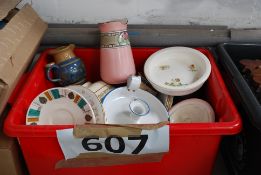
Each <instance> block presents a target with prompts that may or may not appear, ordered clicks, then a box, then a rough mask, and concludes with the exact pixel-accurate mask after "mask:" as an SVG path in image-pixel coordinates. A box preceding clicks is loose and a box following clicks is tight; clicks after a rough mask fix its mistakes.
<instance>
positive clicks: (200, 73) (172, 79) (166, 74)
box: [144, 47, 211, 96]
mask: <svg viewBox="0 0 261 175" xmlns="http://www.w3.org/2000/svg"><path fill="white" fill-rule="evenodd" d="M210 72H211V64H210V62H209V60H208V58H207V57H206V56H205V55H204V54H203V53H201V52H200V51H198V50H195V49H192V48H189V47H169V48H165V49H161V50H159V51H157V52H155V53H154V54H152V55H151V56H150V57H149V58H148V59H147V61H146V63H145V65H144V73H145V76H146V78H147V79H148V81H149V82H150V83H151V85H152V86H153V87H154V88H155V89H156V90H158V91H159V92H161V93H163V94H167V95H172V96H183V95H188V94H191V93H193V92H195V91H197V90H198V89H200V88H201V87H202V85H203V84H204V82H205V81H206V80H207V79H208V77H209V75H210Z"/></svg>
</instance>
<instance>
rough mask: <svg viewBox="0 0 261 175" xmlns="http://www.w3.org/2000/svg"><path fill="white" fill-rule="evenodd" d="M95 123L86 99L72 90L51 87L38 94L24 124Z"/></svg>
mask: <svg viewBox="0 0 261 175" xmlns="http://www.w3.org/2000/svg"><path fill="white" fill-rule="evenodd" d="M85 123H96V119H95V115H94V112H93V110H92V109H91V105H90V104H89V103H88V101H87V100H86V99H85V98H84V97H83V96H81V95H80V94H79V93H77V92H76V91H74V90H71V89H68V88H52V89H48V90H46V91H44V92H42V93H41V94H39V95H38V96H37V97H36V98H35V99H34V100H33V101H32V103H31V105H30V106H29V108H28V111H27V114H26V125H74V124H79V125H82V124H85Z"/></svg>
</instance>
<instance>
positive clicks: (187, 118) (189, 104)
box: [169, 98, 215, 123]
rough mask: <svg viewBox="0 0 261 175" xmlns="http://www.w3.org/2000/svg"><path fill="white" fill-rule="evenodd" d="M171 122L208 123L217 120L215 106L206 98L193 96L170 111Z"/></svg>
mask: <svg viewBox="0 0 261 175" xmlns="http://www.w3.org/2000/svg"><path fill="white" fill-rule="evenodd" d="M169 115H170V122H171V123H206V122H214V121H215V113H214V110H213V108H212V107H211V106H210V104H209V103H207V102H206V101H204V100H201V99H197V98H191V99H187V100H183V101H181V102H179V103H177V104H176V105H174V106H173V107H172V108H171V109H170V111H169Z"/></svg>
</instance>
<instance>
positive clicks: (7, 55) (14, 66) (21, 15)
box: [0, 0, 47, 113]
mask: <svg viewBox="0 0 261 175" xmlns="http://www.w3.org/2000/svg"><path fill="white" fill-rule="evenodd" d="M19 2H20V0H0V21H1V20H2V21H4V22H6V24H5V26H4V27H3V28H2V29H0V113H2V111H3V109H4V107H5V105H6V103H7V101H8V98H9V96H10V95H11V92H12V91H13V89H14V87H15V85H16V84H17V82H18V80H19V78H20V77H21V75H22V74H23V72H24V71H25V69H26V68H27V66H28V65H29V63H30V61H31V59H32V57H33V56H34V53H35V52H36V50H37V48H38V45H39V43H40V41H41V39H42V36H43V34H44V33H45V31H46V29H47V24H46V23H45V22H44V21H43V20H42V19H41V18H40V17H39V16H38V15H37V13H36V12H35V11H34V10H33V9H32V7H31V6H30V5H28V4H26V5H25V6H24V7H22V8H21V9H20V10H19V11H18V12H15V13H13V12H10V11H11V10H12V9H14V8H15V6H16V5H17V4H18V3H19ZM10 16H12V18H11V19H9V18H10ZM6 19H8V20H6Z"/></svg>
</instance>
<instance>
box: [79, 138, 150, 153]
mask: <svg viewBox="0 0 261 175" xmlns="http://www.w3.org/2000/svg"><path fill="white" fill-rule="evenodd" d="M111 139H116V140H117V141H118V143H119V147H118V149H115V148H112V146H111ZM92 140H99V137H97V136H92V137H85V138H84V139H83V140H82V146H83V148H84V149H86V150H87V151H99V150H101V149H102V144H101V143H93V142H91V141H92ZM128 140H140V143H139V144H138V146H137V147H136V148H135V149H134V150H133V151H132V154H139V152H140V151H141V150H142V149H143V148H144V146H145V144H146V143H147V140H148V135H140V136H129V137H128ZM104 143H105V148H106V150H108V151H109V152H113V153H122V152H123V151H124V150H125V142H124V140H123V138H122V137H120V136H116V135H112V136H109V137H107V138H106V139H105V142H104Z"/></svg>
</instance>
